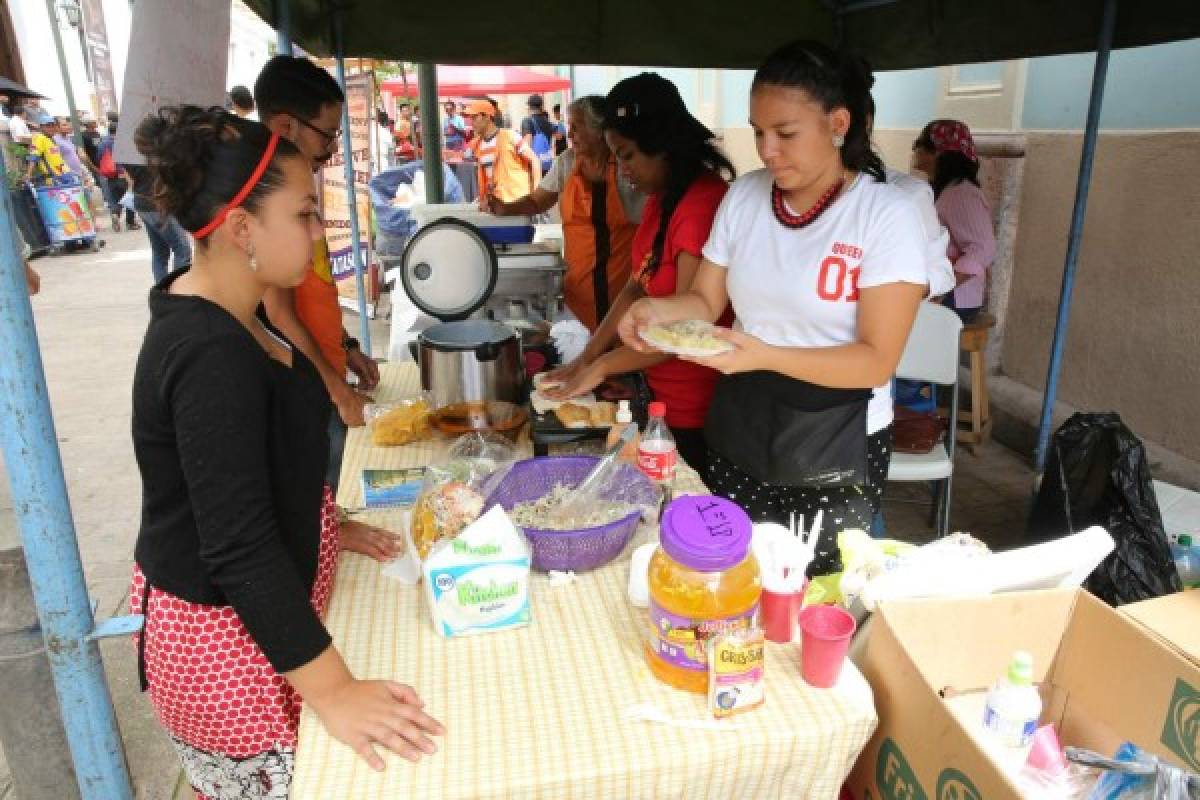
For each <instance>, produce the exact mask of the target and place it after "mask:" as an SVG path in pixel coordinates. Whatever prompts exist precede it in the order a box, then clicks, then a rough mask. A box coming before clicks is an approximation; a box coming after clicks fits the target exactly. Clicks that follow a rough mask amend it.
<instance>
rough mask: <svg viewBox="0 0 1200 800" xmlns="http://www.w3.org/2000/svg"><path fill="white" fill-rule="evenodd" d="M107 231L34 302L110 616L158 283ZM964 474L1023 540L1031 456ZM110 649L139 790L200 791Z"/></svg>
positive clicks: (134, 244)
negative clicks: (140, 364)
mask: <svg viewBox="0 0 1200 800" xmlns="http://www.w3.org/2000/svg"><path fill="white" fill-rule="evenodd" d="M104 224H105V225H107V223H106V222H105V223H104ZM105 238H106V239H107V242H108V244H107V246H106V247H105V248H103V249H102V250H101V251H100V252H99V253H96V254H79V255H70V256H62V257H58V258H39V259H37V260H35V261H34V262H33V264H34V268H35V269H37V270H38V271H39V272H40V273H41V275H42V291H41V294H39V295H38V296H37V297H35V298H33V308H34V314H35V317H36V319H37V328H38V336H39V339H40V342H41V350H42V357H43V360H44V362H45V368H46V375H47V382H48V386H49V391H50V398H51V404H52V407H53V410H54V421H55V425H56V427H57V432H58V438H59V447H60V449H61V451H62V458H63V465H64V470H65V474H66V479H67V487H68V490H69V494H70V498H71V505H72V509H73V512H74V518H75V525H76V529H77V532H78V537H79V548H80V551H81V553H82V557H83V564H84V571H85V574H86V576H87V581H88V589H89V591H90V592H91V594H92V597H93V598H94V599H95V600H96V601H97V602H98V604H99V611H98V616H99V618H101V619H103V618H106V617H109V616H112V615H114V614H122V613H125V611H126V608H127V606H126V591H127V587H128V581H129V571H130V567H131V564H132V552H133V544H134V539H135V537H136V534H137V525H138V514H139V507H140V498H141V489H140V480H139V477H138V471H137V465H136V463H135V462H134V457H133V448H132V444H131V442H130V435H129V425H130V394H131V388H130V387H131V382H132V376H133V369H134V361H135V358H136V356H137V351H138V348H139V346H140V344H141V339H142V335H143V333H144V331H145V326H146V322H147V320H148V318H149V315H148V311H147V308H146V292H147V291H148V290H149V288H150V285H151V274H150V263H149V261H150V254H149V245H148V242H147V240H146V235H145V233H143V232H141V231H129V232H123V233H117V234H113V233H106V234H105ZM347 325H348V327H349V328H350V329H351V330H357V322H356V320H355V319H354V318H352V317H349V316H348V318H347ZM372 329H373V341H374V344H375V347H374V350H375V352H376V353H377V354H381V353H383V352H385V351H386V346H387V327H386V323H383V322H380V321H377V322H375V323H373V325H372ZM957 470H958V471H957V474H956V490H955V494H954V498H955V499H954V508H953V514H952V517H951V519H952V529H954V530H969V531H972V532H974V533H976V534H977V535H979V536H980V537H981V538H983V539H984V540H985V541H987V542H988V543H989V544H990V545H991V546H992V547H993V548H1002V547H1004V546H1011V545H1012V544H1015V543H1016V542H1017V541H1018V540H1019V532H1020V530H1021V529H1022V528H1023V514H1024V509H1025V502H1026V500H1027V498H1028V492H1029V488H1030V486H1031V473H1030V471H1029V469H1028V467H1027V465H1026V462H1025V461H1023V460H1022V459H1020V458H1019V457H1017V456H1016V455H1015V454H1013V453H1011V452H1010V451H1008V450H1005V449H1004V448H1002V447H1001V446H1000V445H997V444H991V445H989V446H988V447H987V448H985V449H984V451H983V452H982V453H981V455H980V456H978V457H976V456H972V455H970V454H968V453H966V452H963V451H961V450H960V454H959V456H958V459H957ZM927 500H928V491H927V490H926V489H925V488H924V487H923V486H922V485H918V484H908V485H903V484H893V485H891V486H889V489H888V493H887V500H886V502H885V518H886V520H887V526H888V535H889V536H893V537H896V538H903V539H907V540H910V541H917V542H924V541H929V540H931V539H932V538H933V535H934V534H933V531H932V529H931V528H930V527H929V526H928V524H927V517H928V510H927V506H926V505H918V504H917V503H922V502H927ZM905 501H910V502H905ZM17 544H19V536H18V534H17V532H16V530H15V523H14V518H13V511H12V500H11V497H10V496H9V487H8V478H7V475H6V474H5V473H4V470H3V465H2V464H0V549H2V548H8V547H12V546H15V545H17ZM101 649H102V652H103V654H104V662H105V668H106V670H107V675H108V681H109V684H110V686H111V687H112V693H113V700H114V703H115V705H116V709H117V716H118V720H119V723H120V726H121V734H122V737H123V740H124V742H125V749H126V752H127V754H128V759H129V765H130V770H131V772H132V776H133V780H134V785H135V789H136V792H137V797H139V798H144V800H170V799H171V798H173V797H174V796H180V797H186V796H189V793H188V792H187V791H186V790H181V791H180V792H179V794H178V795H176V791H177V789H178V788H179V778H180V769H179V762H178V761H177V759H176V757H175V754H174V751H173V750H172V748H171V746H170V743H169V741H168V740H167V738H166V736H165V734H164V733H163V731H162V729H161V728H160V727H159V726H158V724H157V722H156V721H155V719H154V716H153V713H152V711H151V709H150V706H149V704H148V703H147V702H146V700H145V698H144V697H142V695H141V692H140V691H139V687H138V681H137V666H136V661H135V658H134V653H133V648H132V646H131V644H130V642H129V640H120V639H118V640H107V641H106V642H105V643H104V644H103V645H102V646H101ZM10 788H11V787H9V780H8V776H7V768H6V766H5V765H4V762H3V758H2V757H0V800H9V798H10V797H11V794H12V793H11V791H10Z"/></svg>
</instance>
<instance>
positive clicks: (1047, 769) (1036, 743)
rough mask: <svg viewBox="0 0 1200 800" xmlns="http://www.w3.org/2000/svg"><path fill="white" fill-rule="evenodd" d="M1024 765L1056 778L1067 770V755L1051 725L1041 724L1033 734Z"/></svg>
mask: <svg viewBox="0 0 1200 800" xmlns="http://www.w3.org/2000/svg"><path fill="white" fill-rule="evenodd" d="M1025 765H1026V766H1027V767H1029V768H1030V769H1033V770H1037V771H1039V772H1043V773H1045V774H1046V775H1047V776H1049V777H1052V778H1057V777H1058V776H1059V775H1062V774H1063V773H1064V772H1066V771H1067V757H1066V756H1065V755H1064V754H1063V749H1062V745H1061V744H1059V742H1058V732H1057V731H1055V730H1054V726H1053V725H1043V726H1042V727H1040V728H1038V729H1037V732H1036V733H1034V734H1033V747H1031V748H1030V749H1029V758H1028V759H1027V760H1026V761H1025Z"/></svg>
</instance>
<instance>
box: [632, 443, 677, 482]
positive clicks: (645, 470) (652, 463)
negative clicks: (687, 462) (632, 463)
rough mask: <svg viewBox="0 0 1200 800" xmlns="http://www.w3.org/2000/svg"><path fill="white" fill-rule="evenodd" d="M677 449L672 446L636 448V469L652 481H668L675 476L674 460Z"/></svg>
mask: <svg viewBox="0 0 1200 800" xmlns="http://www.w3.org/2000/svg"><path fill="white" fill-rule="evenodd" d="M677 453H678V451H677V450H676V449H675V448H674V447H672V448H670V449H669V450H648V449H646V448H644V447H640V448H638V469H640V470H641V471H642V474H644V475H645V476H646V477H647V478H649V479H650V480H652V481H656V482H662V481H669V480H671V479H672V478H673V477H675V462H676V460H677V459H678V455H677Z"/></svg>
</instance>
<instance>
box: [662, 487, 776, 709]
mask: <svg viewBox="0 0 1200 800" xmlns="http://www.w3.org/2000/svg"><path fill="white" fill-rule="evenodd" d="M751 531H752V526H751V523H750V517H749V516H747V514H746V512H745V511H743V510H742V509H741V507H740V506H738V505H737V504H736V503H733V502H731V501H729V500H726V499H724V498H721V497H708V496H703V497H700V496H693V497H681V498H679V499H677V500H675V501H674V502H673V503H671V505H669V506H668V507H667V509H666V511H664V512H663V518H662V532H661V538H660V542H659V548H658V550H657V551H655V553H654V556H653V557H652V558H651V559H650V572H649V585H650V620H649V631H648V632H649V635H648V637H647V640H646V659H647V662H648V663H649V665H650V669H651V671H652V672H653V673H654V674H655V675H656V676H657V677H658V678H659V680H662V681H663V682H665V683H668V684H670V685H671V686H675V687H677V688H680V689H687V690H690V691H694V692H699V693H704V692H706V691H707V690H708V660H707V656H706V654H705V646H706V644H707V642H708V640H709V639H711V638H712V637H713V636H714V635H716V634H717V633H722V632H725V631H731V630H741V629H745V628H750V627H752V626H754V625H756V624H757V617H758V601H759V597H760V595H761V594H762V580H761V577H760V575H759V570H758V562H757V561H756V560H755V558H754V555H753V554H752V553H751V552H750V536H751Z"/></svg>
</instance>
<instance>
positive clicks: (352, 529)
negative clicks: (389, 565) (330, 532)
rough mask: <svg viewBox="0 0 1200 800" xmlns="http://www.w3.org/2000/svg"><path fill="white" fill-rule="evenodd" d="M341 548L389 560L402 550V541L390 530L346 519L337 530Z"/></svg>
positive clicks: (377, 558)
mask: <svg viewBox="0 0 1200 800" xmlns="http://www.w3.org/2000/svg"><path fill="white" fill-rule="evenodd" d="M338 537H339V539H340V541H341V546H342V549H343V550H349V551H350V552H352V553H361V554H362V555H364V556H370V557H371V558H373V559H375V560H376V561H391V560H392V559H393V558H395V557H396V556H398V555H400V553H401V552H402V551H403V550H404V544H403V541H402V540H401V538H400V537H399V536H397V535H396V534H394V533H392V532H391V531H388V530H384V529H383V528H377V527H375V526H374V525H367V524H366V523H365V522H358V521H357V520H353V519H348V520H346V521H345V522H343V523H342V524H341V528H340V530H339V531H338Z"/></svg>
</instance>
